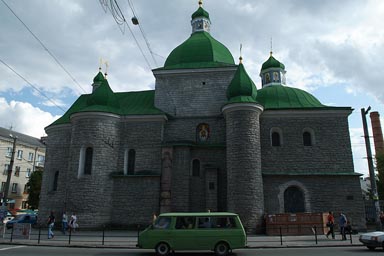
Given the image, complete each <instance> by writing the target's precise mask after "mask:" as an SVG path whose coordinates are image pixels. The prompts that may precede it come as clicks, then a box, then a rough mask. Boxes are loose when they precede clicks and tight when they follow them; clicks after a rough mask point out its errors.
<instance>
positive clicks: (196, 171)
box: [192, 159, 200, 177]
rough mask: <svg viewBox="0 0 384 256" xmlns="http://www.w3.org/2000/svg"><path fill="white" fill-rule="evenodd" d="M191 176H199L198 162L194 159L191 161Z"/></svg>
mask: <svg viewBox="0 0 384 256" xmlns="http://www.w3.org/2000/svg"><path fill="white" fill-rule="evenodd" d="M192 176H194V177H199V176H200V161H199V160H198V159H194V160H193V161H192Z"/></svg>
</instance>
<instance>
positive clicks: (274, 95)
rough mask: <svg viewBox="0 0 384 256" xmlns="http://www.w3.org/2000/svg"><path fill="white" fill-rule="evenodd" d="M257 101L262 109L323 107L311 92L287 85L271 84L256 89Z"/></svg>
mask: <svg viewBox="0 0 384 256" xmlns="http://www.w3.org/2000/svg"><path fill="white" fill-rule="evenodd" d="M256 99H257V101H258V102H259V103H260V104H261V105H263V106H264V109H292V108H296V109H297V108H324V107H326V106H325V105H323V104H321V102H320V101H319V100H318V99H316V98H315V97H314V96H313V95H312V94H310V93H308V92H306V91H303V90H300V89H297V88H292V87H288V86H282V85H271V86H266V87H264V88H262V89H260V90H258V91H257V98H256Z"/></svg>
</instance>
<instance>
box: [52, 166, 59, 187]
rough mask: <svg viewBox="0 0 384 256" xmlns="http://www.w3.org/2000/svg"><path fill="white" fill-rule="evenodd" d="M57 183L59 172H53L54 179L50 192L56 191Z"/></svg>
mask: <svg viewBox="0 0 384 256" xmlns="http://www.w3.org/2000/svg"><path fill="white" fill-rule="evenodd" d="M58 181H59V171H56V172H55V177H54V178H53V186H52V190H53V191H57V183H58Z"/></svg>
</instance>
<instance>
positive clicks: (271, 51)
mask: <svg viewBox="0 0 384 256" xmlns="http://www.w3.org/2000/svg"><path fill="white" fill-rule="evenodd" d="M269 53H270V54H271V56H272V53H273V52H272V37H271V51H270V52H269Z"/></svg>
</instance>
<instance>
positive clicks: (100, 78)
mask: <svg viewBox="0 0 384 256" xmlns="http://www.w3.org/2000/svg"><path fill="white" fill-rule="evenodd" d="M104 80H105V77H104V75H103V73H101V71H99V73H97V75H96V76H95V77H94V78H93V82H94V83H100V82H103V81H104Z"/></svg>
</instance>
